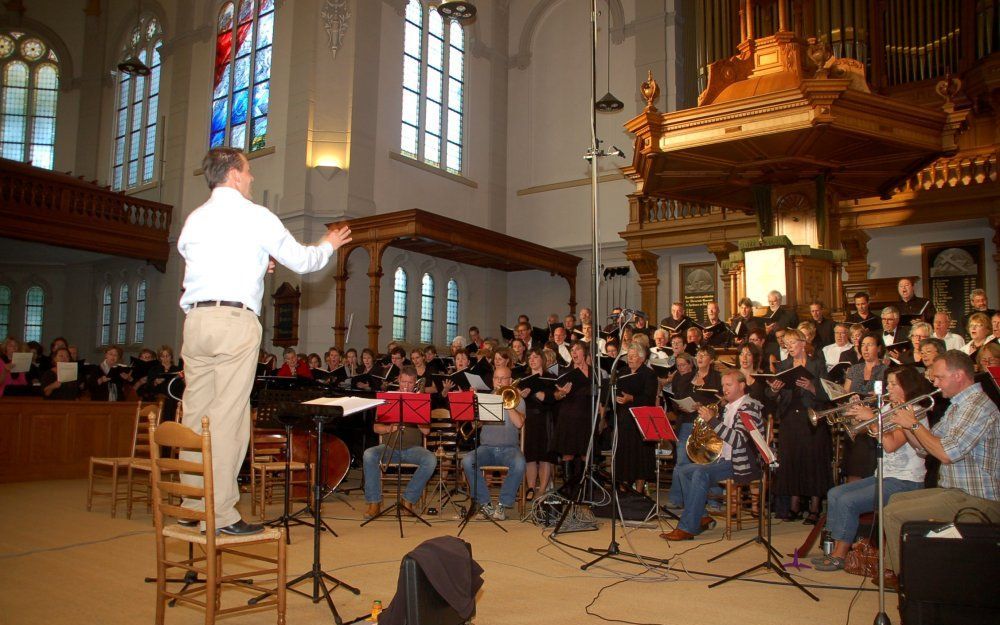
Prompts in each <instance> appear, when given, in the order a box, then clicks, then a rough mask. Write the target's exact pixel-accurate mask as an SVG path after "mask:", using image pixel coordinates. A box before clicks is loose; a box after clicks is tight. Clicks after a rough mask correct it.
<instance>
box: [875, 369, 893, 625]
mask: <svg viewBox="0 0 1000 625" xmlns="http://www.w3.org/2000/svg"><path fill="white" fill-rule="evenodd" d="M875 396H876V397H878V409H877V410H878V429H877V430H876V431H877V432H879V435H878V437H877V438H876V439H875V441H876V442H875V458H876V462H877V465H876V475H877V476H878V477H877V481H878V533H879V536H878V538H879V540H878V614H876V615H875V621H874V623H875V625H890V623H891V621H890V620H889V615H888V614H886V612H885V540H883V538H882V528H883V527H885V519H884V515H885V490H884V488H883V487H884V486H885V481H884V480H885V475H883V473H882V469H883V468H884V463H885V448H884V447H883V446H882V434H881V432H882V403H883V401H884V399H883V396H882V382H881V381H879V380H876V381H875Z"/></svg>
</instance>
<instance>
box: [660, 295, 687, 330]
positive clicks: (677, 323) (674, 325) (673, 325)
mask: <svg viewBox="0 0 1000 625" xmlns="http://www.w3.org/2000/svg"><path fill="white" fill-rule="evenodd" d="M691 321H692V319H691V318H690V317H688V316H687V315H686V314H685V313H684V304H683V303H681V302H674V303H673V304H671V305H670V316H669V317H664V318H663V319H661V320H660V326H661V327H663V328H665V329H666V330H667V331H668V332H670V334H677V333H678V332H683V331H684V327H683V326H684V324H685V322H687V323H691Z"/></svg>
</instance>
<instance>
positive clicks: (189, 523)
mask: <svg viewBox="0 0 1000 625" xmlns="http://www.w3.org/2000/svg"><path fill="white" fill-rule="evenodd" d="M198 523H199V521H198V520H197V519H178V520H177V525H180V526H181V527H198Z"/></svg>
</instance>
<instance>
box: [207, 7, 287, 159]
mask: <svg viewBox="0 0 1000 625" xmlns="http://www.w3.org/2000/svg"><path fill="white" fill-rule="evenodd" d="M235 6H236V5H235V3H233V2H227V3H225V4H223V5H222V9H221V10H220V11H219V19H218V21H217V33H218V34H217V35H216V38H215V78H214V82H213V87H212V121H211V129H210V130H209V139H208V143H209V146H210V147H213V148H214V147H216V146H220V145H228V146H230V147H234V148H240V149H242V150H246V151H248V152H254V151H256V150H259V149H261V148H263V147H264V146H265V143H266V137H267V111H268V102H269V100H270V97H269V96H270V85H271V39H272V37H273V35H274V0H242V1H241V2H240V3H239V12H236V10H235Z"/></svg>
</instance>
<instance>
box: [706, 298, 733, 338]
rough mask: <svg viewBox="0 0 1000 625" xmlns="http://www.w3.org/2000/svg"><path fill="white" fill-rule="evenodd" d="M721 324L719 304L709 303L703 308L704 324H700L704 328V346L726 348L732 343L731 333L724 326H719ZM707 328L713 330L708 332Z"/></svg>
mask: <svg viewBox="0 0 1000 625" xmlns="http://www.w3.org/2000/svg"><path fill="white" fill-rule="evenodd" d="M722 323H723V322H722V318H721V317H719V302H709V303H708V305H706V306H705V323H704V324H702V325H704V327H705V331H704V336H705V344H706V345H709V346H711V347H715V348H719V347H726V346H727V345H729V344H730V343H731V342H732V339H733V334H732V332H730V331H729V329H728V328H726V326H725V325H724V324H723V325H719V324H722ZM716 326H718V327H716ZM708 328H715V329H714V330H709V329H708Z"/></svg>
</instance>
